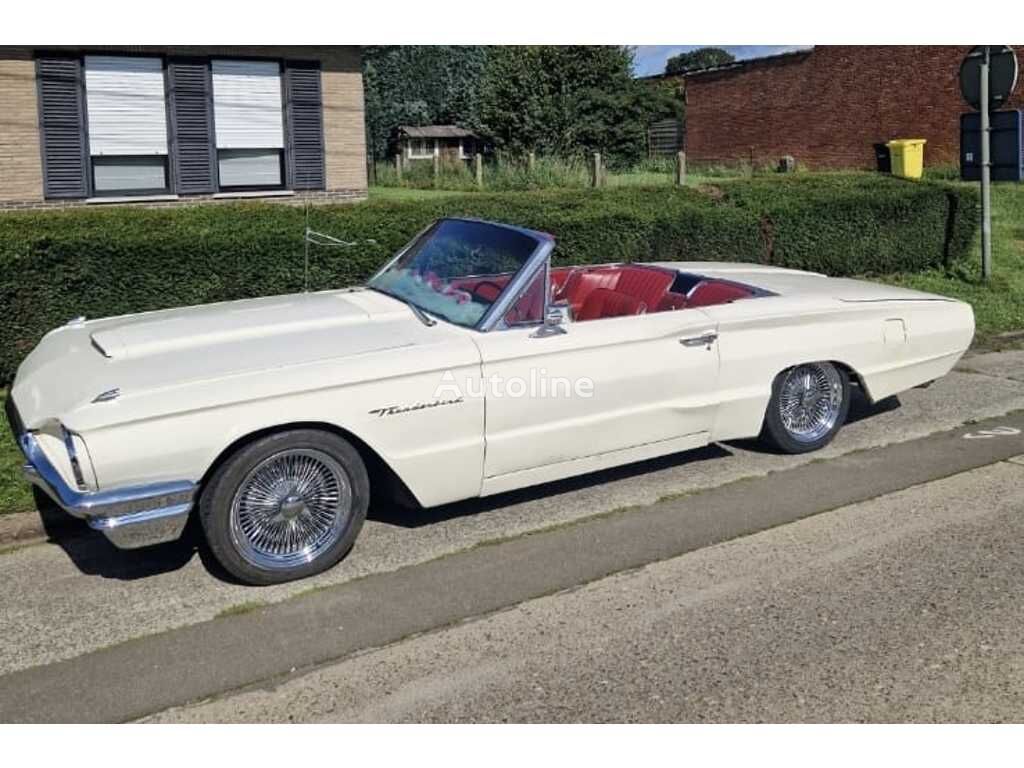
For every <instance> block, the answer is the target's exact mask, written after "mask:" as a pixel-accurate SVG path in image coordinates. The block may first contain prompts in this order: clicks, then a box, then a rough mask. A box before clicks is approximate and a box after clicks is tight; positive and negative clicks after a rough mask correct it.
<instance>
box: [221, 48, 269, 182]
mask: <svg viewBox="0 0 1024 768" xmlns="http://www.w3.org/2000/svg"><path fill="white" fill-rule="evenodd" d="M212 69H213V122H214V127H215V133H216V146H217V169H218V172H219V176H220V187H221V188H222V189H244V188H249V189H252V188H259V189H267V188H274V187H281V186H283V184H284V172H283V168H284V162H283V159H284V121H283V117H282V115H283V112H282V102H281V66H280V64H278V63H277V62H276V61H236V60H228V59H214V60H213V63H212Z"/></svg>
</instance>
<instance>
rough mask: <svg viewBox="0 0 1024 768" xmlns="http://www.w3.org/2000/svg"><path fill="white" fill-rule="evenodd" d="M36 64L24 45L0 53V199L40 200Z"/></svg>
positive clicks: (41, 169) (41, 184)
mask: <svg viewBox="0 0 1024 768" xmlns="http://www.w3.org/2000/svg"><path fill="white" fill-rule="evenodd" d="M42 197H43V165H42V160H41V159H40V155H39V113H38V110H37V107H36V65H35V60H34V59H33V58H32V51H31V50H30V49H28V48H7V49H4V50H3V51H2V53H0V202H2V201H11V200H25V201H33V200H41V199H42Z"/></svg>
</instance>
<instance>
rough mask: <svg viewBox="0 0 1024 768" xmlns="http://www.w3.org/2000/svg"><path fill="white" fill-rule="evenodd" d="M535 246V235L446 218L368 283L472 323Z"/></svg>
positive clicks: (451, 318)
mask: <svg viewBox="0 0 1024 768" xmlns="http://www.w3.org/2000/svg"><path fill="white" fill-rule="evenodd" d="M536 249H537V241H536V240H535V239H534V238H532V237H530V236H529V235H527V234H524V233H522V232H517V231H516V230H514V229H509V228H507V227H500V226H497V225H494V224H487V223H484V222H478V221H462V220H459V219H442V220H441V221H439V222H437V223H436V224H434V225H433V226H432V227H431V228H430V229H428V230H427V231H426V232H424V233H423V234H422V235H421V236H420V237H419V238H417V239H416V241H415V242H413V244H412V245H410V246H409V247H408V248H407V249H406V250H405V252H404V253H402V255H401V256H400V257H399V258H398V259H397V260H396V261H395V262H394V263H393V264H391V266H389V267H388V268H387V269H385V270H384V271H383V272H381V273H380V274H378V275H377V276H375V277H374V278H373V279H372V280H370V282H369V283H368V285H369V287H370V288H373V289H374V290H377V291H380V292H381V293H386V294H388V295H389V296H394V297H395V298H397V299H400V300H402V301H404V302H406V303H409V304H412V305H413V306H415V307H417V308H419V309H421V310H424V311H426V312H429V313H430V314H433V315H437V316H438V317H440V318H442V319H444V320H447V321H448V322H451V323H455V324H456V325H461V326H465V327H473V326H475V325H477V323H479V322H480V319H481V318H482V317H483V316H484V314H485V313H486V312H487V310H488V309H490V307H491V305H492V304H494V303H495V302H496V301H497V300H498V297H499V296H500V295H501V293H502V292H503V291H504V290H505V287H506V286H507V285H508V283H509V281H510V280H511V279H512V277H513V276H514V275H515V274H516V273H517V272H518V271H519V270H520V269H522V268H523V266H524V265H525V264H526V262H527V261H528V260H529V258H530V255H531V254H532V253H533V252H534V251H535V250H536Z"/></svg>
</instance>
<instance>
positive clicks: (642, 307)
mask: <svg viewBox="0 0 1024 768" xmlns="http://www.w3.org/2000/svg"><path fill="white" fill-rule="evenodd" d="M646 311H647V305H646V304H644V303H643V302H642V301H640V299H638V298H636V297H635V296H630V295H629V294H628V293H620V292H619V291H610V290H608V289H607V288H595V289H594V290H592V291H591V292H590V293H588V294H587V300H586V301H584V302H583V306H582V307H580V311H579V312H578V313H576V315H575V317H576V319H577V320H597V319H598V318H602V317H623V316H625V315H642V314H644V312H646Z"/></svg>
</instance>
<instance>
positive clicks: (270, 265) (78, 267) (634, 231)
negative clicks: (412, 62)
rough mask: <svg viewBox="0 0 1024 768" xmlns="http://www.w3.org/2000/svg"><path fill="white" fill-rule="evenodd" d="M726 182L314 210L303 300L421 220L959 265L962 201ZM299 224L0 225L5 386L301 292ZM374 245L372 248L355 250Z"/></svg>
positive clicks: (825, 183) (589, 245)
mask: <svg viewBox="0 0 1024 768" xmlns="http://www.w3.org/2000/svg"><path fill="white" fill-rule="evenodd" d="M850 178H856V179H858V180H857V181H849V180H847V179H845V178H843V177H835V178H833V177H810V176H808V177H801V178H795V179H767V180H763V181H762V180H758V179H754V180H748V181H738V180H733V181H722V182H721V183H719V184H718V185H717V186H716V187H715V188H713V189H698V190H691V189H685V190H678V189H671V188H657V189H655V188H651V189H629V188H627V189H614V190H601V191H598V192H595V191H580V190H575V191H568V190H562V191H543V192H529V193H516V194H504V195H485V194H470V195H461V196H451V197H443V198H436V199H430V200H422V201H414V202H371V203H364V204H359V205H344V206H330V207H314V208H311V209H310V226H312V227H313V228H314V229H317V230H320V231H323V232H326V233H329V234H331V235H334V236H335V237H339V238H342V239H345V240H356V241H361V242H362V244H361V245H360V246H359V247H355V248H316V247H311V251H310V288H311V289H312V290H319V289H324V288H330V287H337V286H343V285H349V284H353V283H358V282H360V281H362V280H363V279H365V278H366V277H367V276H368V275H369V274H370V273H372V272H373V271H374V270H375V269H376V268H377V267H378V266H379V265H380V264H381V263H383V262H384V261H385V260H386V259H387V258H388V256H389V255H390V254H392V253H393V252H394V251H395V250H397V249H398V248H399V247H400V246H401V245H402V244H404V243H405V242H407V241H408V239H409V238H410V237H411V236H412V235H413V234H415V233H416V232H417V231H418V230H419V229H421V228H422V227H424V226H425V225H426V224H427V223H429V222H430V221H431V220H433V219H435V218H437V217H438V216H443V215H467V216H475V217H479V218H487V219H495V220H499V221H506V222H511V223H516V224H519V225H522V226H527V227H533V228H536V229H541V230H544V231H547V232H551V233H552V234H554V235H555V236H556V237H557V238H558V248H557V250H556V263H562V264H574V263H598V262H607V261H628V260H636V261H643V260H657V259H663V260H668V259H689V260H738V261H754V262H770V263H773V264H780V265H788V266H796V267H801V268H805V269H814V270H820V271H825V272H828V273H830V274H835V275H843V274H860V273H869V272H896V271H907V270H915V269H921V268H924V267H930V266H940V265H944V264H948V263H949V262H950V261H952V260H955V259H958V258H960V257H962V256H963V255H964V253H965V251H966V249H967V248H968V247H969V245H970V242H971V238H972V237H973V233H974V226H975V225H974V222H975V221H976V217H975V216H974V215H973V210H974V207H975V206H976V199H975V194H974V191H973V189H972V188H969V187H963V186H950V185H942V184H933V183H918V184H911V183H905V182H897V181H892V180H889V179H884V178H879V177H863V178H858V177H850ZM304 227H305V220H304V212H303V210H302V209H301V208H298V207H291V206H284V205H274V204H247V205H210V206H194V207H183V208H170V209H148V210H147V209H128V208H110V209H92V208H89V209H73V210H67V211H51V212H45V213H8V214H5V215H0V306H2V308H3V323H2V324H0V382H2V381H9V380H10V379H11V377H12V376H13V374H14V371H15V369H16V366H17V364H18V362H19V361H20V360H21V359H22V358H23V357H24V356H25V354H26V353H27V352H28V351H29V350H30V349H31V348H32V347H33V346H34V345H35V344H36V343H37V342H38V340H39V338H40V337H41V336H42V334H43V333H45V332H46V331H47V330H48V329H50V328H53V327H55V326H57V325H60V324H62V323H64V322H66V321H67V320H68V319H70V318H71V317H74V316H76V315H86V316H87V317H103V316H109V315H117V314H124V313H130V312H140V311H144V310H150V309H159V308H163V307H171V306H180V305H189V304H199V303H204V302H212V301H223V300H227V299H236V298H242V297H247V296H259V295H271V294H280V293H289V292H293V291H298V290H301V289H302V283H303V238H302V233H303V229H304ZM366 240H374V241H375V243H366V242H365V241H366Z"/></svg>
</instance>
